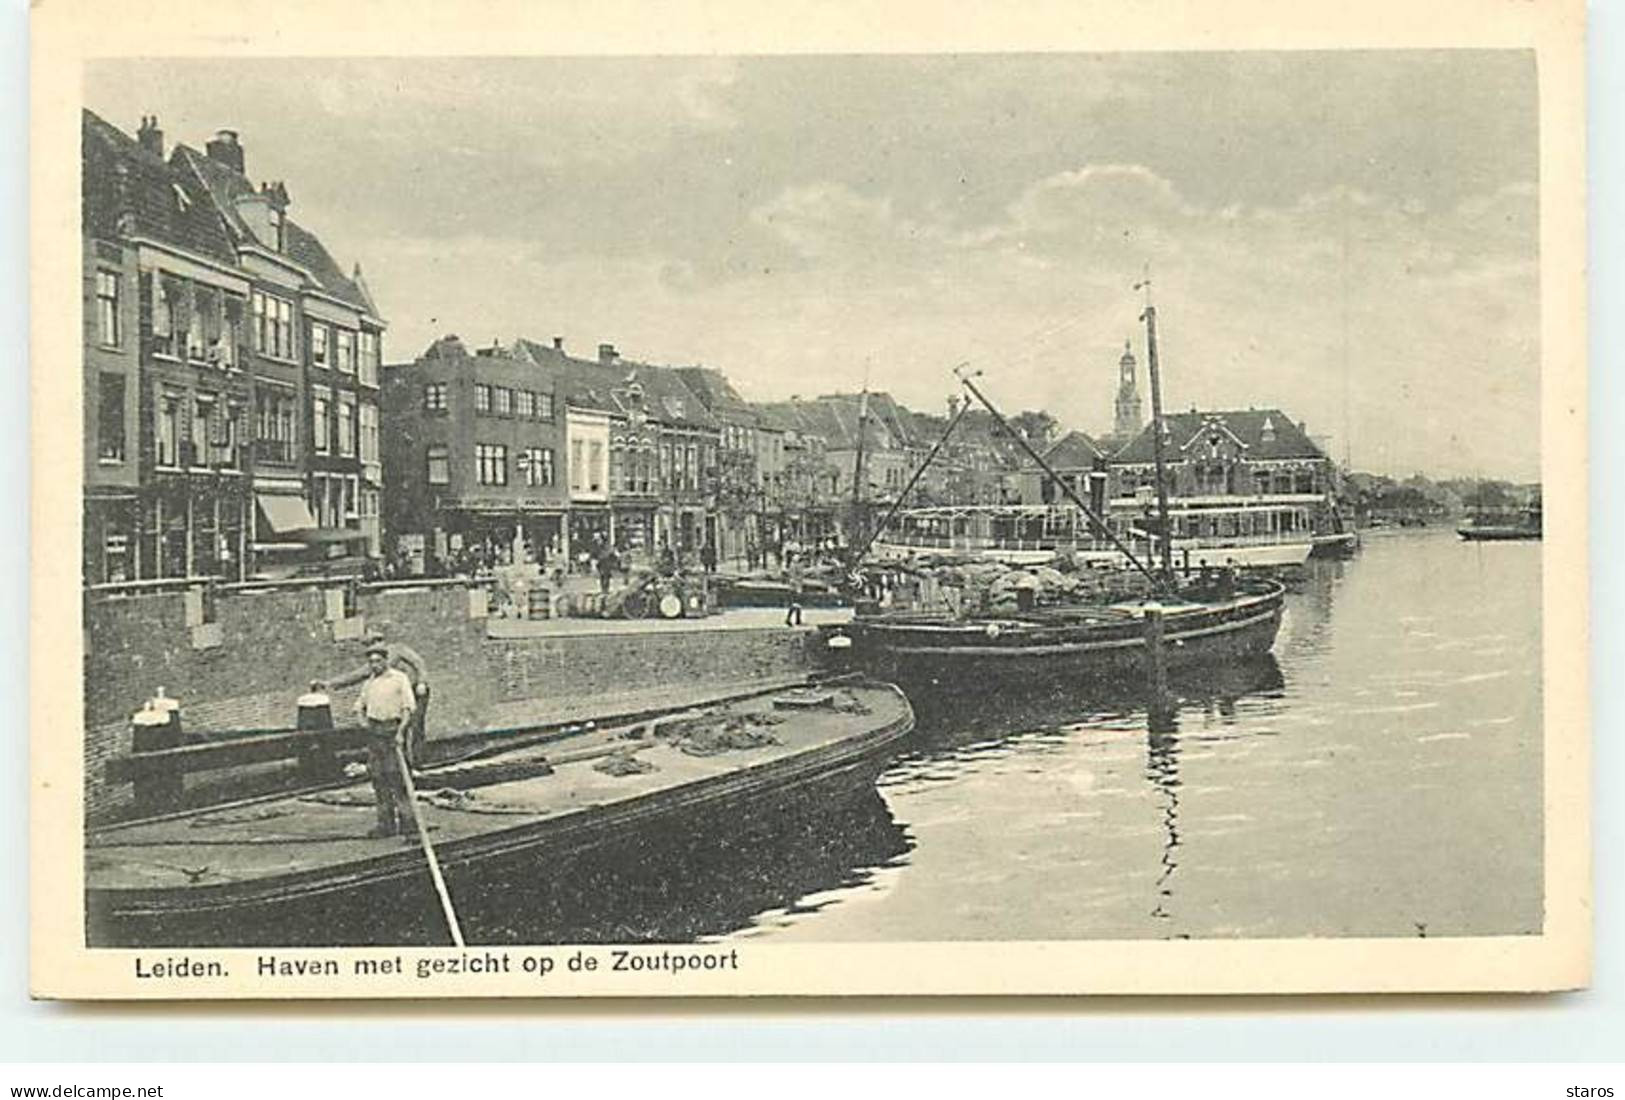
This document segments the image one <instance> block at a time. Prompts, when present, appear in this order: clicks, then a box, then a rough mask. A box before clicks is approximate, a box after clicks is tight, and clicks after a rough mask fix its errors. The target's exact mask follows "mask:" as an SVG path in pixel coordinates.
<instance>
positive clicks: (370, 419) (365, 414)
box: [361, 402, 378, 464]
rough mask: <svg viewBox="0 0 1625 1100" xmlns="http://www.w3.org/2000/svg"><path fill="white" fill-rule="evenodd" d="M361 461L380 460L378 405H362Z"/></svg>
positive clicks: (373, 461)
mask: <svg viewBox="0 0 1625 1100" xmlns="http://www.w3.org/2000/svg"><path fill="white" fill-rule="evenodd" d="M361 461H362V462H366V463H373V464H376V463H377V462H378V406H377V405H370V404H367V403H365V402H363V403H362V405H361Z"/></svg>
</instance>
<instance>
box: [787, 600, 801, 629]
mask: <svg viewBox="0 0 1625 1100" xmlns="http://www.w3.org/2000/svg"><path fill="white" fill-rule="evenodd" d="M784 625H785V626H800V625H801V601H800V600H799V599H796V598H794V597H792V598H791V600H790V609H789V610H788V611H786V612H785V613H784Z"/></svg>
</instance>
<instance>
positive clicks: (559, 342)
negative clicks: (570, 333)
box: [553, 336, 564, 351]
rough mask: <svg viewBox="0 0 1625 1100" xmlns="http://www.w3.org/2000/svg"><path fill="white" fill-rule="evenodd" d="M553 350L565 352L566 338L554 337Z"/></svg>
mask: <svg viewBox="0 0 1625 1100" xmlns="http://www.w3.org/2000/svg"><path fill="white" fill-rule="evenodd" d="M553 350H554V351H563V350H564V337H562V336H555V337H553Z"/></svg>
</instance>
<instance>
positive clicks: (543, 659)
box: [83, 582, 823, 823]
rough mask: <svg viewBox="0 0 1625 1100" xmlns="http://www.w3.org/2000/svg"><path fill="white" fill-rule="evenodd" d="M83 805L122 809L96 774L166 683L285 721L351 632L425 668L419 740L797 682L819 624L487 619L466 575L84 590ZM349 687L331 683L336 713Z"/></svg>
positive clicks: (757, 613)
mask: <svg viewBox="0 0 1625 1100" xmlns="http://www.w3.org/2000/svg"><path fill="white" fill-rule="evenodd" d="M84 614H85V622H86V631H85V639H86V642H85V659H84V672H85V685H86V688H85V700H84V703H85V717H84V726H83V728H84V730H85V806H86V815H87V818H88V819H89V820H90V821H91V822H93V823H95V822H106V821H110V820H116V819H117V818H119V817H120V816H122V815H124V814H127V813H128V812H129V807H130V803H131V790H130V785H129V784H128V783H122V782H112V781H109V779H108V777H107V764H108V762H109V761H110V760H112V759H114V758H116V757H119V756H124V755H127V754H128V753H129V752H130V751H131V729H130V717H131V714H132V713H133V712H134V711H136V710H138V709H139V708H140V707H141V705H142V703H143V702H144V701H145V700H146V699H148V698H150V697H151V696H152V695H153V694H154V692H155V691H156V690H157V689H158V688H159V687H162V688H163V689H164V691H165V693H166V694H168V695H169V696H171V697H172V698H175V699H177V700H178V701H179V702H180V705H181V711H182V720H183V723H184V726H185V728H186V729H188V730H220V731H226V730H271V729H288V728H291V727H293V726H294V724H295V720H296V712H297V708H296V703H297V700H298V698H299V696H300V695H301V694H303V693H304V692H305V691H306V690H308V687H309V685H310V683H311V682H312V681H314V680H323V681H326V680H332V679H336V678H338V677H341V676H343V675H344V674H346V673H350V672H353V671H354V670H356V669H358V668H359V667H360V666H361V665H362V664H363V655H362V648H363V644H364V643H363V639H365V638H366V637H368V636H369V635H371V634H374V633H378V634H381V635H382V636H383V637H384V638H385V639H387V640H388V641H390V642H392V643H398V644H404V645H407V646H410V647H411V648H412V649H413V650H415V651H416V652H417V653H419V654H421V655H422V656H423V658H424V660H425V662H426V664H427V666H428V669H427V679H428V681H429V683H430V685H431V686H432V690H433V695H432V701H431V704H430V711H429V723H428V736H429V739H430V740H431V741H433V740H435V739H436V738H440V737H447V736H454V735H457V734H466V733H470V732H479V731H487V730H503V729H518V728H525V727H529V726H537V725H545V724H549V723H554V722H566V721H581V720H586V719H589V718H593V717H596V716H600V715H604V714H615V713H629V712H635V711H639V710H642V709H646V708H648V707H652V706H669V705H673V704H674V703H681V702H683V701H684V700H686V699H689V698H692V699H695V700H698V699H703V698H707V697H714V696H718V695H724V694H728V693H730V692H733V691H736V690H741V689H744V688H746V687H749V686H751V685H757V684H761V683H764V682H772V681H789V680H793V679H797V678H800V677H803V676H805V675H806V674H807V673H809V672H811V671H813V670H814V669H815V667H816V665H815V659H816V656H817V654H816V647H815V646H814V645H813V641H814V640H815V634H816V631H815V623H817V622H821V621H823V620H822V619H820V618H817V617H816V616H814V615H813V614H811V613H809V615H808V617H807V621H806V625H805V626H803V627H800V628H793V627H786V626H784V625H783V618H782V614H783V613H782V612H774V611H772V610H770V609H767V610H745V611H738V612H729V613H727V614H724V615H719V616H712V617H709V618H704V619H693V620H687V619H681V620H675V621H673V622H650V621H637V622H632V621H615V620H590V619H559V620H548V621H535V620H512V619H501V618H496V617H494V616H493V615H492V614H491V613H490V609H489V601H488V599H487V593H486V590H485V588H484V587H483V586H481V585H479V584H477V583H463V582H447V583H439V584H432V585H410V586H402V585H396V586H361V587H359V588H343V587H335V586H325V587H324V586H321V585H292V586H290V585H280V586H259V587H252V586H250V587H237V588H229V587H228V588H226V589H222V590H219V591H217V592H214V593H205V591H204V590H203V589H201V588H188V587H182V586H170V587H167V588H155V589H152V590H147V591H142V590H136V591H133V592H130V591H126V592H121V593H119V594H118V595H116V596H113V595H99V594H96V593H92V594H90V595H87V597H86V606H85V609H84ZM356 690H357V689H356V688H354V687H352V688H349V689H347V690H340V691H335V692H334V693H333V712H334V714H335V716H336V717H338V718H339V719H340V721H343V719H344V717H345V716H347V715H348V714H349V712H350V709H351V706H352V703H353V700H354V693H355V691H356Z"/></svg>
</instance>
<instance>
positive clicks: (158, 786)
mask: <svg viewBox="0 0 1625 1100" xmlns="http://www.w3.org/2000/svg"><path fill="white" fill-rule="evenodd" d="M184 739H185V735H184V734H183V733H182V731H181V705H180V703H179V702H178V701H177V700H175V699H171V698H170V697H169V696H168V695H166V694H164V689H163V688H161V687H160V688H159V689H158V691H157V692H156V693H155V694H154V695H153V697H152V698H151V699H148V700H147V702H146V705H145V706H143V707H142V708H141V709H140V710H138V711H136V712H135V714H134V715H132V716H131V718H130V751H131V752H133V753H143V752H161V751H163V750H164V749H175V748H179V747H180V745H181V742H182V741H183V740H184ZM185 782H186V777H185V776H184V775H182V774H181V772H180V771H178V770H176V771H171V770H168V769H163V770H157V771H149V770H145V769H143V770H141V771H139V772H137V773H136V775H135V781H134V793H135V804H136V806H137V807H138V809H139V810H140V811H141V812H142V813H161V812H163V811H165V810H172V809H174V808H175V807H177V806H179V805H180V801H181V794H182V792H183V791H184V789H185Z"/></svg>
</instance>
